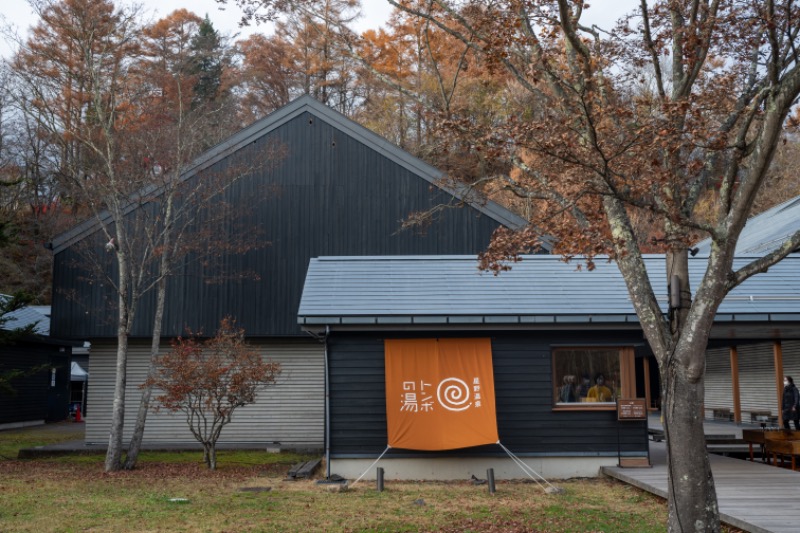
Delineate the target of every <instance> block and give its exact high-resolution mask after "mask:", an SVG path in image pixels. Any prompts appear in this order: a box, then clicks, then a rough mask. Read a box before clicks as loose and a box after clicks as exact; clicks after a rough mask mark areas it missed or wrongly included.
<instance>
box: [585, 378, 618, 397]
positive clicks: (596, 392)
mask: <svg viewBox="0 0 800 533" xmlns="http://www.w3.org/2000/svg"><path fill="white" fill-rule="evenodd" d="M605 382H606V378H605V376H603V374H597V376H595V378H594V383H595V385H594V386H593V387H592V388H591V389H589V393H588V394H587V395H586V401H587V402H610V401H611V399H612V394H611V389H609V388H608V387H606V386H605Z"/></svg>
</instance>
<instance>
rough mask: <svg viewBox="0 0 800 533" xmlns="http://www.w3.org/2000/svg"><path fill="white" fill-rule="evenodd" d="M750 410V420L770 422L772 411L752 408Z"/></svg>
mask: <svg viewBox="0 0 800 533" xmlns="http://www.w3.org/2000/svg"><path fill="white" fill-rule="evenodd" d="M749 412H750V422H769V421H770V419H771V417H772V411H763V410H752V411H749Z"/></svg>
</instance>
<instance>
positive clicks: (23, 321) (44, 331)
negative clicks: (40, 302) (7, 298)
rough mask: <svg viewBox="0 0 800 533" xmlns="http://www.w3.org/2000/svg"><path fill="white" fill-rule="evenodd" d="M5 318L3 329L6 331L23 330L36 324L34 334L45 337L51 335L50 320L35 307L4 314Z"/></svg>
mask: <svg viewBox="0 0 800 533" xmlns="http://www.w3.org/2000/svg"><path fill="white" fill-rule="evenodd" d="M37 307H40V306H37ZM3 318H4V319H7V320H6V322H5V324H3V329H5V330H8V331H10V330H14V329H22V328H27V327H28V326H30V325H31V324H36V326H35V327H34V328H33V332H34V333H36V334H37V335H44V336H48V335H50V318H49V317H48V316H47V315H45V314H43V313H41V312H40V311H38V310H37V309H34V308H33V307H23V308H21V309H17V310H16V311H10V312H8V313H6V314H4V315H3Z"/></svg>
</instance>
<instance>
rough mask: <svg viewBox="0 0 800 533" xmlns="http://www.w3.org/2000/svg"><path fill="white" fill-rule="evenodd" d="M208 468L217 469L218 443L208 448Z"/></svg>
mask: <svg viewBox="0 0 800 533" xmlns="http://www.w3.org/2000/svg"><path fill="white" fill-rule="evenodd" d="M208 468H209V469H211V470H216V469H217V448H216V444H211V445H210V449H209V450H208Z"/></svg>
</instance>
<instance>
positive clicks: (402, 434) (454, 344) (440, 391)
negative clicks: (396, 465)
mask: <svg viewBox="0 0 800 533" xmlns="http://www.w3.org/2000/svg"><path fill="white" fill-rule="evenodd" d="M385 353H386V421H387V426H388V433H389V446H391V447H392V448H404V449H408V450H454V449H457V448H467V447H469V446H480V445H483V444H495V443H496V442H498V440H499V438H498V435H497V416H496V414H495V403H494V373H493V370H492V344H491V340H490V339H392V340H386V341H385Z"/></svg>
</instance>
